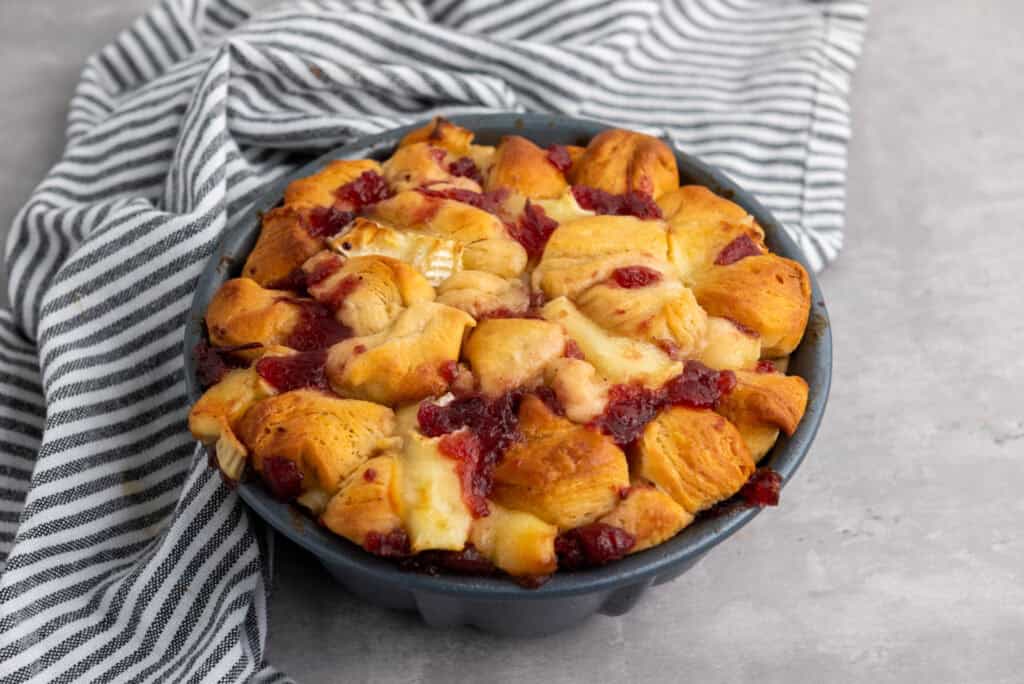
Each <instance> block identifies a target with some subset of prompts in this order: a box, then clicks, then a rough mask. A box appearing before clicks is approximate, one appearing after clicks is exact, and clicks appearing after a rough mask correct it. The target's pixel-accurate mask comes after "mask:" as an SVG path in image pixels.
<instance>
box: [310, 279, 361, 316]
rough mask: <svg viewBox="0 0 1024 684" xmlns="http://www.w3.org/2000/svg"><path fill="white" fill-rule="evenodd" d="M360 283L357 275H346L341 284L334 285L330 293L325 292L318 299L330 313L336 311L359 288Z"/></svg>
mask: <svg viewBox="0 0 1024 684" xmlns="http://www.w3.org/2000/svg"><path fill="white" fill-rule="evenodd" d="M360 282H362V278H360V277H359V276H357V275H347V276H345V277H344V278H342V279H341V282H340V283H338V284H337V285H335V286H334V287H333V288H332V289H331V291H330V292H327V293H326V294H324V295H323V296H321V297H318V299H319V300H320V301H321V302H323V303H324V305H325V306H327V308H329V309H330V310H331V311H337V310H338V309H340V308H341V305H342V304H344V303H345V300H346V299H347V298H348V296H349V295H350V294H352V292H353V291H354V290H355V289H356V288H357V287H359V283H360Z"/></svg>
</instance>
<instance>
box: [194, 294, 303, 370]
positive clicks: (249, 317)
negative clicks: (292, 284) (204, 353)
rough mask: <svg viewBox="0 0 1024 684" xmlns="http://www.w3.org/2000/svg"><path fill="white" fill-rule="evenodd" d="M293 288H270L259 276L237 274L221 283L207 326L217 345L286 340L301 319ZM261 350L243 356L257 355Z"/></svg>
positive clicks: (210, 306) (213, 341) (211, 304)
mask: <svg viewBox="0 0 1024 684" xmlns="http://www.w3.org/2000/svg"><path fill="white" fill-rule="evenodd" d="M295 302H296V300H295V299H294V298H293V295H292V294H291V293H290V292H287V291H284V290H267V289H264V288H262V287H260V286H259V285H258V284H257V283H256V281H255V280H250V279H249V278H235V279H233V280H229V281H227V282H225V283H224V284H223V285H221V286H220V289H219V290H217V294H215V295H214V296H213V299H211V300H210V305H209V306H208V307H207V309H206V329H207V330H208V331H209V333H210V342H211V343H212V344H213V345H214V346H215V347H234V346H239V345H246V344H262V345H264V346H266V347H269V346H271V345H275V344H284V343H285V341H286V340H287V339H288V336H289V335H290V334H291V333H292V331H293V330H294V329H295V326H296V325H298V323H299V318H300V316H301V307H300V305H298V304H296V303H295ZM260 353H261V352H260V351H259V350H250V351H242V352H240V353H239V355H240V356H245V357H246V358H256V357H257V356H259V354H260Z"/></svg>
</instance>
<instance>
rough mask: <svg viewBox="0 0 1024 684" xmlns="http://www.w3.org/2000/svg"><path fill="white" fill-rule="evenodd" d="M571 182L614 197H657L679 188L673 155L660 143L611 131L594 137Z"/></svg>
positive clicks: (652, 139) (638, 135) (628, 133)
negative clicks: (630, 194)
mask: <svg viewBox="0 0 1024 684" xmlns="http://www.w3.org/2000/svg"><path fill="white" fill-rule="evenodd" d="M572 182H573V184H574V185H587V186H590V187H592V188H598V189H599V190H604V191H605V192H610V193H612V194H613V195H622V194H625V193H627V192H641V193H644V194H646V195H651V196H652V197H654V198H658V197H659V196H661V194H662V193H665V192H668V191H669V190H674V189H675V188H676V187H678V186H679V171H678V169H677V168H676V156H675V154H673V153H672V150H671V149H669V147H668V145H666V144H665V143H663V142H662V141H660V140H658V139H657V138H654V137H652V136H649V135H644V134H643V133H636V132H634V131H624V130H621V129H611V130H607V131H602V132H601V133H598V134H597V135H596V136H594V138H593V139H592V140H591V141H590V144H589V145H587V149H586V151H585V152H584V153H583V155H582V156H581V157H580V158H579V160H578V161H577V162H576V163H575V164H573V169H572Z"/></svg>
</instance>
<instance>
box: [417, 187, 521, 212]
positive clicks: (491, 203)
mask: <svg viewBox="0 0 1024 684" xmlns="http://www.w3.org/2000/svg"><path fill="white" fill-rule="evenodd" d="M418 191H419V192H421V193H423V194H424V195H426V196H427V197H437V198H439V199H450V200H455V201H456V202H462V203H463V204H468V205H470V206H474V207H476V208H477V209H483V210H484V211H486V212H488V213H491V214H494V215H496V216H497V215H500V214H501V210H502V203H503V202H504V201H505V198H506V197H508V189H507V188H498V189H497V190H491V191H490V192H473V191H472V190H463V189H462V188H444V189H443V190H432V189H431V188H426V187H424V188H418Z"/></svg>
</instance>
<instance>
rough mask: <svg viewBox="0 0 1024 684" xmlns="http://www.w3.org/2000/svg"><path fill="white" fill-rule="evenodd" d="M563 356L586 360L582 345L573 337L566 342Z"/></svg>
mask: <svg viewBox="0 0 1024 684" xmlns="http://www.w3.org/2000/svg"><path fill="white" fill-rule="evenodd" d="M562 356H564V357H565V358H567V359H586V358H587V357H586V356H584V355H583V350H582V349H580V345H578V344H576V340H574V339H572V338H571V337H570V338H569V339H567V340H566V341H565V351H563V352H562Z"/></svg>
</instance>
